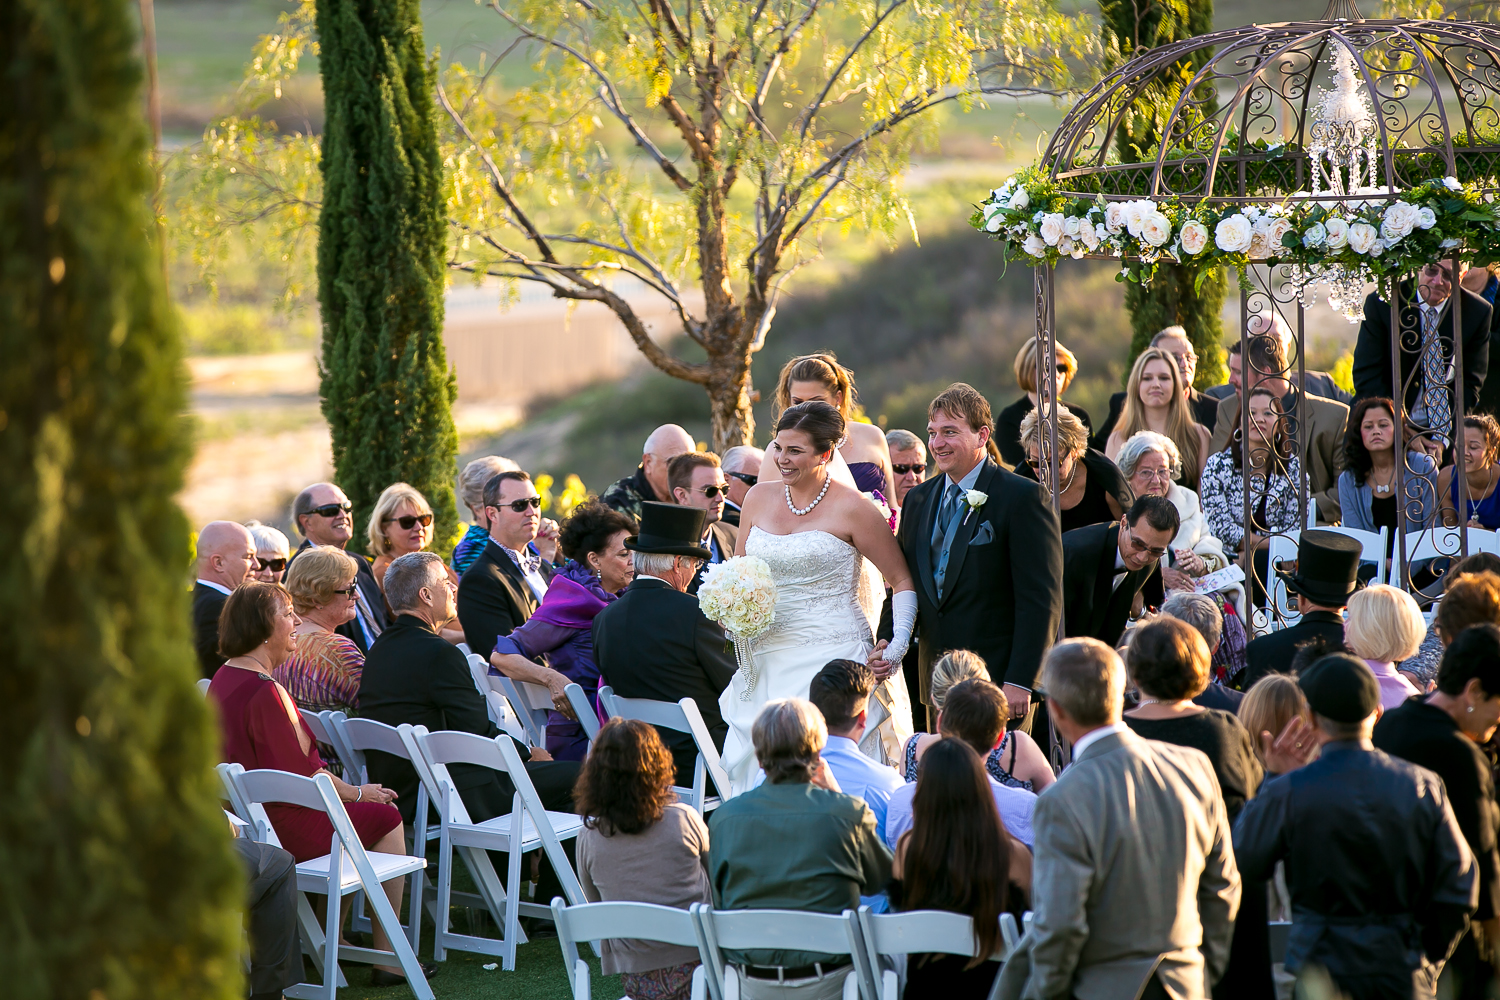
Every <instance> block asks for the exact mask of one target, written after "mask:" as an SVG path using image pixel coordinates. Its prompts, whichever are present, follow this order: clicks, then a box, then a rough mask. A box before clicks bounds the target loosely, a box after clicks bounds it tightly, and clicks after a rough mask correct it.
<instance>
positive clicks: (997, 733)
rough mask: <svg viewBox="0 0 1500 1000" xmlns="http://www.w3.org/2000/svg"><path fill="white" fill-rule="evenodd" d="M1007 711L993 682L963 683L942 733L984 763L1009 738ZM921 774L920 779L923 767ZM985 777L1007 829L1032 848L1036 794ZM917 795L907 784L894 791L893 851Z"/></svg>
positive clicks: (889, 816) (890, 812)
mask: <svg viewBox="0 0 1500 1000" xmlns="http://www.w3.org/2000/svg"><path fill="white" fill-rule="evenodd" d="M1006 708H1007V706H1006V704H1005V695H1004V694H1003V693H1002V692H1001V691H1000V689H999V688H998V687H996V686H995V685H994V684H992V683H990V682H989V681H987V680H977V679H976V680H967V681H960V682H959V683H958V684H956V685H954V687H953V690H951V691H949V692H948V697H947V700H946V701H945V702H944V703H943V716H942V723H943V728H942V729H941V730H940V733H941V735H942V736H943V737H944V738H948V739H955V740H962V741H963V742H965V743H967V744H968V745H969V746H970V747H972V748H973V750H974V752H975V753H976V754H978V755H979V759H980V760H984V759H985V758H986V757H988V756H989V754H990V752H991V751H993V750H994V749H995V747H996V746H997V745H999V743H1000V737H1002V736H1003V735H1005V721H1006ZM934 745H936V744H934ZM917 773H918V775H919V776H920V775H921V765H920V764H918V765H917ZM985 777H986V778H987V779H988V780H989V783H990V796H991V797H992V798H993V799H994V800H995V808H996V809H997V810H999V812H1000V818H1001V819H1003V820H1004V821H1005V828H1006V829H1007V830H1009V831H1010V833H1011V835H1012V836H1013V837H1015V838H1016V839H1017V840H1019V841H1020V842H1021V843H1023V844H1025V845H1026V846H1027V847H1028V848H1029V847H1031V845H1032V841H1033V840H1035V834H1033V833H1032V829H1033V826H1032V814H1033V812H1034V811H1035V809H1036V795H1035V794H1033V793H1032V792H1030V791H1028V790H1026V789H1024V788H1015V787H1012V786H1009V785H1002V784H1001V783H1000V782H998V781H996V780H995V779H994V778H993V777H992V776H990V775H989V774H988V772H986V774H985ZM915 792H916V785H911V784H908V785H902V786H901V787H900V788H898V789H896V790H895V791H894V792H892V793H891V801H890V803H889V804H888V805H887V806H886V813H885V842H886V844H887V845H888V846H890V847H892V848H894V847H895V846H896V844H897V842H898V841H899V840H900V839H901V835H902V834H903V833H905V832H906V831H907V830H910V829H911V824H912V797H913V795H914V794H915Z"/></svg>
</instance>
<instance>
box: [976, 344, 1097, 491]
mask: <svg viewBox="0 0 1500 1000" xmlns="http://www.w3.org/2000/svg"><path fill="white" fill-rule="evenodd" d="M1015 372H1016V385H1018V386H1020V387H1021V393H1022V395H1021V398H1020V399H1018V400H1016V401H1015V402H1014V403H1011V404H1010V405H1009V406H1007V407H1006V408H1005V409H1003V410H1001V411H1000V412H999V413H997V414H995V446H996V447H997V448H999V449H1000V457H1001V458H1003V459H1005V464H1006V465H1009V466H1012V467H1013V468H1016V469H1019V468H1020V467H1021V465H1022V463H1024V462H1025V461H1026V452H1025V451H1023V450H1022V448H1021V421H1022V420H1025V419H1026V414H1028V413H1030V412H1032V411H1033V410H1035V409H1036V403H1037V391H1036V339H1035V338H1033V337H1027V338H1026V342H1025V343H1023V344H1022V345H1021V349H1020V350H1019V351H1017V352H1016V363H1015ZM1077 374H1078V359H1077V358H1075V357H1074V356H1073V352H1072V351H1070V350H1068V349H1067V348H1066V347H1064V346H1063V345H1061V344H1058V345H1057V376H1056V378H1057V383H1056V389H1057V398H1058V399H1061V398H1062V395H1063V393H1065V392H1067V391H1068V386H1070V385H1072V384H1073V377H1074V376H1075V375H1077ZM1065 405H1066V406H1067V407H1068V409H1070V410H1072V411H1073V415H1074V416H1075V417H1077V418H1078V419H1079V420H1081V421H1083V426H1084V427H1086V428H1089V429H1090V433H1092V424H1091V423H1090V421H1089V415H1088V414H1087V413H1085V412H1084V410H1083V408H1082V407H1080V406H1077V405H1075V404H1073V403H1067V404H1065Z"/></svg>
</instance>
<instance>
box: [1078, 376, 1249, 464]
mask: <svg viewBox="0 0 1500 1000" xmlns="http://www.w3.org/2000/svg"><path fill="white" fill-rule="evenodd" d="M1188 405H1189V406H1190V407H1191V408H1192V413H1193V419H1194V420H1196V421H1198V423H1200V424H1202V425H1203V426H1204V427H1207V428H1208V430H1209V433H1213V429H1214V421H1215V420H1217V419H1218V416H1219V401H1218V400H1217V399H1214V398H1213V397H1212V396H1208V395H1205V394H1204V393H1201V392H1199V391H1198V390H1197V389H1189V390H1188ZM1123 409H1125V394H1124V393H1123V392H1117V393H1115V394H1114V395H1113V396H1110V397H1109V416H1108V417H1106V418H1105V420H1104V424H1103V426H1101V427H1100V428H1099V430H1098V432H1097V433H1096V434H1095V435H1094V438H1093V446H1094V447H1095V448H1096V449H1098V450H1099V451H1103V450H1104V446H1105V444H1106V443H1108V441H1109V434H1110V432H1111V431H1113V430H1114V429H1115V424H1117V423H1119V422H1120V411H1121V410H1123Z"/></svg>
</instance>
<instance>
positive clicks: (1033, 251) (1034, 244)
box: [1021, 233, 1047, 257]
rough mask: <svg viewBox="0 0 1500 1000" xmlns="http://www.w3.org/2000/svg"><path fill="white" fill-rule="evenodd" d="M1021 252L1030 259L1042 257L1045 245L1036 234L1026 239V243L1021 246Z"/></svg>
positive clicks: (1044, 252)
mask: <svg viewBox="0 0 1500 1000" xmlns="http://www.w3.org/2000/svg"><path fill="white" fill-rule="evenodd" d="M1021 250H1022V251H1024V252H1025V253H1026V254H1027V255H1028V256H1031V257H1042V256H1045V255H1046V253H1047V244H1046V243H1043V242H1042V238H1041V237H1040V236H1038V235H1037V234H1036V233H1032V234H1031V235H1030V236H1028V237H1026V242H1025V243H1022V244H1021Z"/></svg>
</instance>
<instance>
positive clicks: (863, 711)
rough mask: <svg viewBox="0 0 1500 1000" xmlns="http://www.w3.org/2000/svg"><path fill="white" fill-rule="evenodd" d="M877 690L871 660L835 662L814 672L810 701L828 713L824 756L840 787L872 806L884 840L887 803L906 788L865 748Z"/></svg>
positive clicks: (872, 812)
mask: <svg viewBox="0 0 1500 1000" xmlns="http://www.w3.org/2000/svg"><path fill="white" fill-rule="evenodd" d="M874 690H875V673H874V672H873V671H872V670H871V669H870V668H869V667H868V666H867V665H866V664H863V663H860V662H858V661H856V660H831V661H829V663H828V665H827V666H825V667H824V668H823V669H822V670H819V671H818V672H817V673H816V674H814V675H813V679H812V682H811V683H810V684H809V685H808V689H807V700H808V701H810V702H812V703H813V707H814V708H816V709H817V710H818V711H819V712H821V713H822V715H823V722H824V724H825V725H826V726H827V727H828V742H827V744H826V745H825V746H824V747H823V760H824V761H825V762H826V763H827V764H828V769H829V770H830V771H831V772H833V777H834V780H835V781H837V782H838V786H839V790H840V791H842V792H843V793H844V794H845V795H852V796H854V797H855V798H856V799H859V800H861V801H862V802H864V804H865V805H867V806H869V807H870V813H871V814H872V815H873V816H874V817H875V832H876V833H877V834H879V835H880V837H881V839H882V840H884V839H885V811H886V806H887V805H888V804H889V803H890V801H891V793H892V792H894V791H895V790H896V789H898V788H900V787H901V778H900V777H899V776H898V775H897V774H896V772H895V771H894V770H893V769H891V768H889V767H886V766H885V765H884V764H877V763H876V762H875V761H873V760H871V759H870V758H869V757H866V756H865V755H864V754H862V753H860V750H859V741H860V740H861V739H863V738H864V735H865V723H866V722H867V720H868V716H869V705H870V692H872V691H874Z"/></svg>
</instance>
